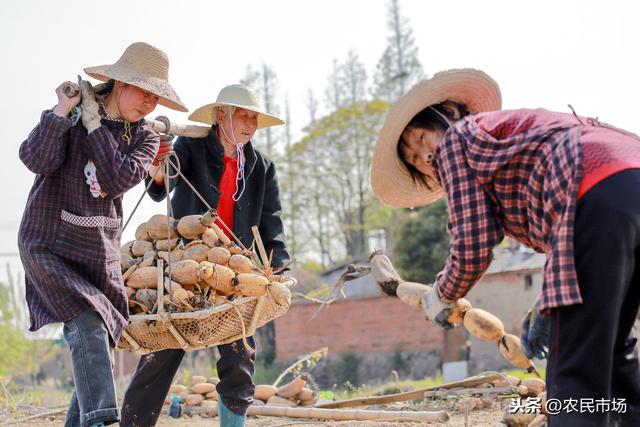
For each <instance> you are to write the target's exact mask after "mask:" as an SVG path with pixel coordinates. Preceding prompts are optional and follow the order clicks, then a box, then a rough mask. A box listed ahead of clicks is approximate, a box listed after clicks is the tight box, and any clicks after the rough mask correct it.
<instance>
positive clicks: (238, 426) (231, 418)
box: [218, 397, 247, 427]
mask: <svg viewBox="0 0 640 427" xmlns="http://www.w3.org/2000/svg"><path fill="white" fill-rule="evenodd" d="M218 416H219V417H220V427H244V422H245V420H246V419H247V417H246V416H244V415H238V414H236V413H234V412H233V411H232V410H231V409H229V408H227V407H226V406H225V405H224V403H222V399H221V398H220V397H218Z"/></svg>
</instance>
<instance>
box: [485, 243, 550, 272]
mask: <svg viewBox="0 0 640 427" xmlns="http://www.w3.org/2000/svg"><path fill="white" fill-rule="evenodd" d="M546 259H547V258H546V256H545V255H544V254H540V253H537V252H534V251H533V250H532V249H530V248H527V247H526V246H520V247H518V248H517V249H516V250H514V251H512V250H510V249H496V250H494V251H493V261H492V262H491V265H490V266H489V268H488V269H487V271H486V272H485V274H499V273H512V272H516V271H530V270H540V269H542V268H544V264H545V262H546Z"/></svg>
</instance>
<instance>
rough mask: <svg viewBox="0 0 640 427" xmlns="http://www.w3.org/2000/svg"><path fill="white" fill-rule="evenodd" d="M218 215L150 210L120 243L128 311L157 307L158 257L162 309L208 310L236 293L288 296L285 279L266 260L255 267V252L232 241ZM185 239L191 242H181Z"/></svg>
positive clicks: (278, 299)
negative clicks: (132, 234) (179, 215)
mask: <svg viewBox="0 0 640 427" xmlns="http://www.w3.org/2000/svg"><path fill="white" fill-rule="evenodd" d="M216 218H217V217H216V216H215V214H212V213H210V212H207V213H205V214H204V215H189V216H185V217H183V218H181V219H180V220H179V221H177V220H175V219H173V218H171V217H167V216H166V215H154V216H152V217H151V218H150V219H149V220H148V221H147V222H145V223H142V224H140V225H139V226H138V228H137V229H136V233H135V237H136V240H134V241H132V242H128V243H125V244H124V245H122V248H121V266H122V271H123V278H124V284H125V287H126V291H127V295H128V297H129V311H130V313H131V314H141V313H149V312H154V311H155V307H156V305H157V300H158V289H157V288H158V268H157V261H158V260H159V259H162V260H163V261H164V265H165V266H166V268H165V270H164V276H163V280H164V282H163V286H164V292H165V294H164V296H163V306H164V309H165V311H170V312H185V311H194V310H201V309H207V308H212V307H214V306H218V305H222V304H225V303H227V302H228V301H229V300H232V299H234V298H238V297H243V296H246V297H260V296H262V295H266V294H267V293H268V294H269V296H270V297H271V298H272V299H273V300H274V301H276V302H278V303H282V304H285V303H286V304H288V303H289V302H290V301H291V291H290V290H289V288H288V287H287V286H286V285H285V284H283V283H284V282H285V281H287V280H289V278H287V277H286V276H281V275H276V274H274V273H275V272H274V270H273V269H272V268H271V267H270V266H269V265H266V266H265V267H259V266H258V264H257V263H256V262H254V259H255V258H254V254H253V252H251V251H250V250H247V249H243V248H241V247H240V246H238V245H237V244H236V243H234V242H233V241H232V240H231V239H230V238H229V237H228V236H227V235H226V234H225V233H224V232H223V230H222V229H221V228H220V227H219V226H218V225H217V224H216V223H215V222H214V221H215V220H216ZM185 240H186V241H189V243H187V244H184V241H185ZM169 255H170V256H169ZM169 263H170V265H169Z"/></svg>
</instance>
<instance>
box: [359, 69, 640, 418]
mask: <svg viewBox="0 0 640 427" xmlns="http://www.w3.org/2000/svg"><path fill="white" fill-rule="evenodd" d="M500 107H501V95H500V90H499V88H498V85H497V84H496V83H495V82H494V81H493V80H492V79H491V78H490V77H489V76H487V75H486V74H485V73H483V72H481V71H477V70H469V69H467V70H451V71H445V72H442V73H438V74H436V75H434V76H433V78H432V79H430V80H426V81H423V82H421V83H419V84H418V85H416V86H415V87H414V88H413V89H411V91H410V92H408V93H407V94H406V95H404V96H403V97H402V98H400V99H399V100H398V101H397V102H396V103H395V104H394V105H393V106H392V108H391V110H390V111H389V114H388V116H387V118H386V121H385V123H384V126H383V128H382V130H381V132H380V137H379V139H378V141H377V144H376V147H375V152H374V156H373V161H372V171H371V184H372V189H373V192H374V193H375V195H376V196H377V197H378V198H379V199H380V200H381V201H383V202H384V203H386V204H389V205H392V206H396V207H414V206H422V205H427V204H429V203H432V202H433V201H435V200H436V199H438V198H439V197H440V196H442V195H446V198H447V202H448V206H449V232H450V234H451V238H452V241H451V248H450V254H449V258H448V260H447V262H446V265H445V267H444V269H443V270H442V271H441V272H440V273H439V274H438V275H437V277H436V278H435V282H434V285H433V287H432V289H431V290H430V291H428V292H426V293H425V294H424V295H423V297H422V307H423V310H424V312H425V314H426V316H427V318H428V319H429V320H431V321H432V322H434V323H436V324H437V325H440V326H442V327H445V328H448V327H451V325H450V324H448V323H447V321H446V319H447V317H448V313H449V312H450V311H451V308H452V306H453V303H454V302H455V300H457V299H458V298H461V297H463V296H464V295H465V294H466V293H467V292H468V291H469V290H470V289H471V287H472V286H473V285H474V284H475V283H476V282H477V281H478V280H479V279H480V277H481V276H482V274H483V272H484V271H485V270H486V269H487V267H488V266H489V264H490V262H491V258H492V248H493V247H494V246H495V245H496V244H498V243H499V242H500V241H501V240H502V239H503V237H504V236H505V235H509V236H511V237H513V238H515V239H516V240H518V241H519V242H521V243H523V244H525V245H528V246H530V247H532V248H533V249H535V250H536V251H538V252H543V253H545V254H546V255H547V264H546V266H545V272H544V286H543V291H542V294H541V298H540V301H539V307H538V308H537V309H535V310H534V312H533V313H532V316H531V317H530V318H528V320H527V321H526V322H525V324H524V325H523V333H522V344H523V349H524V351H525V353H526V354H527V355H528V356H529V357H532V356H535V357H538V358H544V357H548V363H547V386H548V395H547V397H548V398H549V399H553V398H555V399H559V400H560V401H561V402H563V403H566V402H567V401H568V399H581V398H585V399H586V398H591V399H593V398H596V399H607V400H608V402H610V403H611V402H612V399H626V401H625V403H626V414H622V415H619V414H615V415H616V416H617V417H620V422H622V423H624V424H623V425H635V426H637V425H640V372H639V367H638V359H637V358H636V357H634V356H633V349H634V344H635V339H633V338H632V337H631V336H630V331H631V328H632V326H633V323H634V319H635V318H636V316H637V314H638V306H639V305H640V279H639V278H640V141H639V140H638V137H637V136H636V135H633V134H631V133H629V132H626V131H624V130H621V129H617V128H614V127H612V126H609V125H605V124H603V123H600V122H598V121H597V120H594V119H590V118H587V117H580V116H577V115H575V114H563V113H555V112H550V111H546V110H542V109H538V110H513V111H498V110H499V109H500ZM529 319H530V320H529ZM612 410H613V409H612ZM609 416H610V414H609V413H608V412H607V411H605V410H598V411H595V413H589V411H563V412H561V413H560V414H558V415H554V416H552V417H551V418H550V421H551V424H552V425H559V426H591V425H593V426H596V425H597V426H602V425H608V424H607V422H608V421H609ZM611 418H612V419H613V418H614V416H613V415H611Z"/></svg>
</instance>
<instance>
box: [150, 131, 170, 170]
mask: <svg viewBox="0 0 640 427" xmlns="http://www.w3.org/2000/svg"><path fill="white" fill-rule="evenodd" d="M172 139H173V137H170V136H166V135H161V136H160V147H158V152H157V153H156V158H155V159H153V166H158V165H159V164H160V161H162V160H164V159H166V158H167V157H169V156H170V155H172V154H173V142H172Z"/></svg>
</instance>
